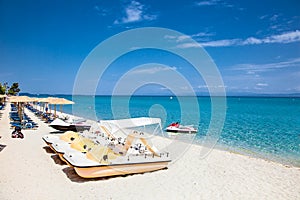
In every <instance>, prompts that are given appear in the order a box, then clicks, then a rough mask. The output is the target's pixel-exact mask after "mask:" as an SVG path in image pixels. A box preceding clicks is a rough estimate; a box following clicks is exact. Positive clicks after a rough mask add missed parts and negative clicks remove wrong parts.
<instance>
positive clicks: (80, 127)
mask: <svg viewBox="0 0 300 200" xmlns="http://www.w3.org/2000/svg"><path fill="white" fill-rule="evenodd" d="M49 126H51V127H52V128H54V129H56V130H59V131H64V132H65V131H74V132H82V131H84V130H90V128H91V126H89V125H69V126H61V125H49Z"/></svg>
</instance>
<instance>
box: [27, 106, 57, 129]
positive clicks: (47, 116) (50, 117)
mask: <svg viewBox="0 0 300 200" xmlns="http://www.w3.org/2000/svg"><path fill="white" fill-rule="evenodd" d="M26 108H27V109H28V110H30V111H31V112H33V113H34V114H35V115H36V116H37V117H38V118H40V119H41V120H42V121H44V122H45V123H48V124H49V123H51V122H52V121H53V120H54V119H55V118H54V115H53V114H52V113H46V112H42V111H40V110H38V109H36V108H34V107H33V106H32V105H30V104H27V105H26Z"/></svg>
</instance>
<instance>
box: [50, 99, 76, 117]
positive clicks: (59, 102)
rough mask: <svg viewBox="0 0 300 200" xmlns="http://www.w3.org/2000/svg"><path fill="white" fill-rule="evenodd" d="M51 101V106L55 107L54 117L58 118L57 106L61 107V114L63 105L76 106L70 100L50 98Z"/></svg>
mask: <svg viewBox="0 0 300 200" xmlns="http://www.w3.org/2000/svg"><path fill="white" fill-rule="evenodd" d="M48 99H49V102H48V103H49V104H52V105H54V115H55V116H56V105H60V106H61V107H60V112H62V105H70V104H74V102H73V101H70V100H68V99H65V98H57V97H48Z"/></svg>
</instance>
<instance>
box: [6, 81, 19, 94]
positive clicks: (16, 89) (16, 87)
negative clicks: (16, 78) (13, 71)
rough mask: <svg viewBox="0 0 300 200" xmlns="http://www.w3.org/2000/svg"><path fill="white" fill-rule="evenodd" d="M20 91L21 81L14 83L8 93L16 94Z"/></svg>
mask: <svg viewBox="0 0 300 200" xmlns="http://www.w3.org/2000/svg"><path fill="white" fill-rule="evenodd" d="M19 92H20V88H19V83H13V84H12V85H11V86H10V88H9V89H8V92H7V94H9V95H16V94H18V93H19Z"/></svg>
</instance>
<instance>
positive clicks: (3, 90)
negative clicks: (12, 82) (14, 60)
mask: <svg viewBox="0 0 300 200" xmlns="http://www.w3.org/2000/svg"><path fill="white" fill-rule="evenodd" d="M5 93H6V87H5V85H2V84H1V83H0V94H5Z"/></svg>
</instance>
